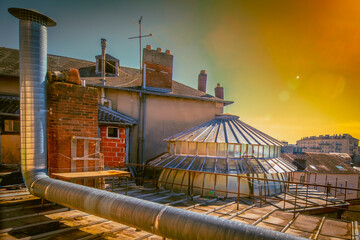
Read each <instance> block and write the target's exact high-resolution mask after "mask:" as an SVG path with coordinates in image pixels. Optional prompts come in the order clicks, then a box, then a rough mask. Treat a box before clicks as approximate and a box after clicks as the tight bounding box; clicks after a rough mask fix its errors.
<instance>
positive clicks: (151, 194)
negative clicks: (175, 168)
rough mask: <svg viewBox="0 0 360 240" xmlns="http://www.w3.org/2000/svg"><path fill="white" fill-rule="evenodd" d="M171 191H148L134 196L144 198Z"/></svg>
mask: <svg viewBox="0 0 360 240" xmlns="http://www.w3.org/2000/svg"><path fill="white" fill-rule="evenodd" d="M169 192H170V190H166V191H161V192H153V193H146V194H142V195H138V196H132V197H136V198H143V197H149V196H153V195H157V194H162V193H169Z"/></svg>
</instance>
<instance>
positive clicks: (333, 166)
mask: <svg viewBox="0 0 360 240" xmlns="http://www.w3.org/2000/svg"><path fill="white" fill-rule="evenodd" d="M281 157H282V158H283V159H285V160H287V161H288V162H290V163H292V164H294V165H295V166H297V167H298V170H299V171H306V172H310V173H328V174H329V173H336V174H359V171H357V170H356V169H354V168H353V167H351V166H350V165H349V164H347V163H350V161H351V157H350V156H349V155H348V154H332V153H304V154H289V153H282V154H281Z"/></svg>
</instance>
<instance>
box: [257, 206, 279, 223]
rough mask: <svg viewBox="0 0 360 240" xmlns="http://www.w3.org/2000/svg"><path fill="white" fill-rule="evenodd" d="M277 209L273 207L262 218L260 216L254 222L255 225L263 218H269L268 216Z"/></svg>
mask: <svg viewBox="0 0 360 240" xmlns="http://www.w3.org/2000/svg"><path fill="white" fill-rule="evenodd" d="M276 210H277V209H276V208H275V209H273V210H271V211H270V212H268V213H267V214H265V215H264V216H262V217H261V218H259V219H258V220H256V221H255V222H253V223H252V225H253V226H256V225H258V224H259V223H260V222H261V221H262V220H264V219H265V218H267V217H268V216H270V215H271V214H272V213H273V212H275V211H276Z"/></svg>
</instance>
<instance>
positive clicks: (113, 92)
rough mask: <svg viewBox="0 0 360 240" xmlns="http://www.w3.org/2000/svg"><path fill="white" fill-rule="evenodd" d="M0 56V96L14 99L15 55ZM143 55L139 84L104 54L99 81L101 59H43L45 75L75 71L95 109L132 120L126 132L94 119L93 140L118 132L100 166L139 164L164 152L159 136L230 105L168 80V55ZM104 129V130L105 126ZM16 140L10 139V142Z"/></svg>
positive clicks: (15, 52)
mask: <svg viewBox="0 0 360 240" xmlns="http://www.w3.org/2000/svg"><path fill="white" fill-rule="evenodd" d="M0 54H1V55H2V56H4V57H3V58H1V59H0V93H12V94H15V95H17V96H18V94H19V51H18V50H16V49H8V48H1V47H0ZM143 54H144V72H145V81H143V80H144V79H143V76H144V74H142V71H140V70H139V69H133V68H127V67H122V66H119V67H118V63H119V62H120V61H118V60H117V59H116V58H115V57H112V56H111V55H105V56H106V57H108V58H109V59H108V60H109V63H108V62H107V63H108V64H107V65H106V69H105V70H106V73H105V77H106V79H105V81H103V79H102V77H101V72H100V66H99V65H100V62H101V61H102V57H101V56H96V57H94V60H96V62H91V61H84V60H80V59H73V58H68V57H62V56H55V55H48V71H64V70H68V69H70V68H76V69H78V70H79V73H80V78H81V80H82V81H83V84H84V85H85V84H86V86H89V87H93V88H95V89H97V90H98V95H97V103H98V105H99V106H103V107H107V108H108V110H111V111H115V112H117V113H116V114H115V115H117V114H122V115H123V116H126V117H130V118H131V119H133V120H134V121H135V123H136V124H133V126H132V127H131V128H127V127H126V126H125V125H122V126H120V125H118V124H117V123H114V122H110V123H109V122H107V121H104V122H102V121H100V115H99V122H98V137H99V138H100V137H103V136H105V134H108V132H109V131H108V130H109V128H117V131H118V138H119V139H118V140H114V139H112V138H111V134H110V137H106V138H104V139H102V141H103V142H104V145H103V147H104V148H102V151H105V152H106V151H108V150H109V148H108V146H105V145H106V144H110V145H113V143H110V142H113V141H118V143H116V147H112V148H114V149H112V150H115V148H116V149H117V150H116V151H118V152H119V153H117V154H116V155H115V156H113V153H109V154H108V156H106V158H105V163H108V164H110V165H111V166H113V165H115V163H114V159H115V161H117V160H124V161H125V162H131V163H143V162H145V161H146V160H148V159H151V158H153V157H154V156H157V155H158V154H160V153H163V152H166V151H167V144H166V143H165V142H163V141H162V140H163V139H164V138H165V137H167V136H171V135H174V134H176V133H178V132H181V131H184V130H186V129H189V128H191V127H194V126H196V125H198V124H200V123H202V122H206V121H209V120H211V119H213V118H214V116H215V114H221V113H223V109H224V106H226V105H229V104H232V103H233V102H231V101H226V100H224V99H222V98H220V97H223V95H222V96H219V97H217V96H213V95H210V94H208V93H206V92H203V91H201V90H199V89H194V88H192V87H189V86H186V85H184V84H181V83H179V82H177V81H175V80H173V79H172V72H173V69H172V67H173V62H172V61H173V56H172V55H171V52H170V51H168V50H167V51H162V50H161V49H156V50H153V49H152V48H151V47H149V46H147V48H145V49H144V52H143ZM105 60H106V59H105ZM106 61H107V60H106ZM114 62H115V64H114ZM111 67H113V68H115V69H111ZM204 77H205V78H206V77H207V76H206V74H204V71H202V73H201V74H200V75H199V79H195V81H198V80H200V79H201V81H202V82H204ZM159 79H160V81H159ZM205 80H206V79H205ZM205 83H206V81H205ZM222 92H223V91H222ZM99 109H100V108H99ZM94 111H95V112H96V111H98V109H94ZM99 114H100V112H99ZM106 124H109V125H107V127H105V126H106ZM110 131H112V134H114V133H115V132H116V130H114V129H111V130H110ZM124 135H125V136H128V138H127V139H128V141H129V142H128V143H126V144H125V146H124V145H123V143H122V141H123V140H122V138H123V137H124ZM17 141H18V140H16V139H15V140H14V141H12V142H14V143H15V142H17ZM105 142H106V143H105ZM12 145H14V144H13V143H12ZM2 146H5V145H3V144H2ZM124 148H125V149H124ZM112 150H111V151H112ZM123 151H127V152H128V153H129V154H128V156H127V155H126V154H125V156H124V153H123ZM19 159H20V157H19Z"/></svg>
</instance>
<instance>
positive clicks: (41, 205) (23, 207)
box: [0, 203, 56, 213]
mask: <svg viewBox="0 0 360 240" xmlns="http://www.w3.org/2000/svg"><path fill="white" fill-rule="evenodd" d="M53 205H56V203H45V204H38V205H31V206H22V207H16V208H10V209H2V210H0V213H5V212H13V211H18V210H25V209H32V208H38V207H48V206H53Z"/></svg>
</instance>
